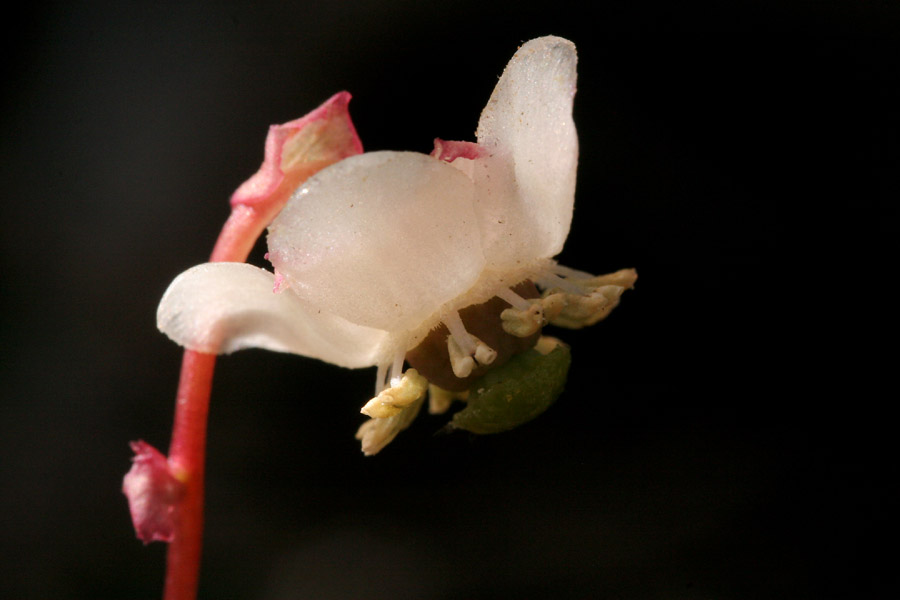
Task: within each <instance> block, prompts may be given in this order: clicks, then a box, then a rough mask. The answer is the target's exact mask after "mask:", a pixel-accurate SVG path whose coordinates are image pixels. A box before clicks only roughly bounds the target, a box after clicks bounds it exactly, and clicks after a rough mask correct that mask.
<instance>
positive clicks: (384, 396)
mask: <svg viewBox="0 0 900 600" xmlns="http://www.w3.org/2000/svg"><path fill="white" fill-rule="evenodd" d="M427 389H428V380H427V379H425V378H424V377H422V376H421V375H419V372H418V371H416V370H415V369H410V370H408V371H406V372H405V373H403V376H402V377H400V378H399V380H397V381H396V383H392V384H391V387H389V388H387V389H385V390H383V391H382V392H381V393H379V394H378V395H377V396H375V397H374V398H372V399H371V400H369V401H368V402H366V405H365V406H363V407H362V410H360V412H361V413H363V414H364V415H368V416H370V417H372V418H375V419H385V418H388V417H393V416H394V415H397V414H398V413H400V411H401V410H403V408H405V407H406V406H409V405H410V404H412V403H413V402H415V401H416V400H419V399H420V398H422V397H423V396H424V395H425V390H427Z"/></svg>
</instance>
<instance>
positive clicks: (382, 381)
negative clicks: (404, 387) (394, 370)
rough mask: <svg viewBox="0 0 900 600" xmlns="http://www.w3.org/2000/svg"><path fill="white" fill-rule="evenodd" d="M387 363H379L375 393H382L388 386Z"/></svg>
mask: <svg viewBox="0 0 900 600" xmlns="http://www.w3.org/2000/svg"><path fill="white" fill-rule="evenodd" d="M389 366H390V365H388V364H387V363H384V364H380V365H378V370H377V371H376V372H375V395H376V396H377V395H378V394H380V393H381V391H382V390H383V389H384V388H386V387H387V386H388V384H387V371H388V367H389Z"/></svg>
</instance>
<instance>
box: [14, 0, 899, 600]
mask: <svg viewBox="0 0 900 600" xmlns="http://www.w3.org/2000/svg"><path fill="white" fill-rule="evenodd" d="M584 4H585V5H588V4H589V3H584ZM575 6H576V5H575V4H574V3H569V2H565V1H557V2H548V3H543V4H541V5H532V4H527V3H522V2H509V3H506V2H494V1H491V0H481V1H474V2H473V1H467V0H459V1H454V2H443V3H431V2H420V1H412V0H409V1H404V0H396V1H380V2H376V1H370V2H301V3H294V4H292V5H290V6H282V5H281V4H280V3H275V4H266V5H252V6H251V5H245V4H235V3H215V4H212V3H197V4H182V3H147V2H144V3H135V4H132V3H127V4H126V3H109V4H84V3H65V4H58V5H47V6H45V7H43V8H41V9H36V10H32V11H31V12H30V13H28V14H24V15H15V18H13V17H10V18H9V19H8V20H7V21H6V25H5V28H6V29H7V39H8V40H13V42H14V43H13V45H12V49H11V51H10V50H8V51H7V54H6V57H5V61H4V63H3V69H4V73H3V88H4V93H3V103H4V106H3V108H4V110H3V122H2V126H3V127H2V131H3V136H2V138H0V147H2V158H3V160H2V163H0V169H2V181H3V190H4V192H5V197H4V198H3V216H2V219H0V227H2V230H0V234H2V235H0V244H2V253H0V261H2V279H0V292H2V298H0V300H2V311H0V326H2V330H0V331H2V348H3V355H2V361H0V376H2V379H0V385H2V387H0V390H2V396H3V397H2V402H0V507H2V509H0V596H3V597H5V598H35V599H57V598H122V599H128V598H135V599H137V598H141V599H143V598H156V597H158V596H159V593H160V589H161V584H162V577H163V569H164V564H163V556H164V546H163V545H162V544H154V545H151V546H149V547H146V548H145V547H143V546H142V545H141V544H140V543H139V542H138V541H136V540H135V538H134V533H133V531H132V529H131V525H130V522H129V517H128V512H127V508H126V503H125V499H124V497H123V496H122V495H121V493H120V491H119V490H120V484H121V477H122V475H123V474H124V473H125V472H126V471H127V469H128V467H129V459H130V452H129V449H128V441H129V440H134V439H138V438H143V439H145V440H147V441H148V442H150V443H152V444H154V445H156V446H158V447H160V448H163V449H165V448H166V447H167V445H168V441H169V427H170V425H171V417H172V412H173V400H174V391H175V386H176V382H177V377H178V368H179V363H180V350H179V349H178V348H177V347H176V346H175V345H174V344H172V343H171V342H169V341H168V340H167V339H166V338H165V337H164V336H163V335H161V334H159V333H158V332H157V331H156V328H155V323H154V315H155V309H156V304H157V302H158V301H159V298H160V296H161V295H162V293H163V291H164V290H165V288H166V286H167V285H168V283H169V282H170V281H171V279H172V278H173V277H174V276H175V275H177V274H178V273H179V272H181V271H182V270H184V269H185V268H187V267H189V266H191V265H193V264H196V263H200V262H203V261H204V260H205V259H206V257H207V256H208V254H209V251H210V250H211V248H212V244H213V241H214V239H215V237H216V234H217V232H218V230H219V228H220V227H221V224H222V222H223V221H224V219H225V218H226V216H227V213H228V206H227V200H228V197H229V195H230V193H231V192H232V191H233V190H234V188H235V187H236V186H237V185H238V184H240V183H241V182H242V181H243V180H244V179H245V178H246V177H248V176H249V175H250V174H252V173H253V172H254V171H255V170H256V168H257V167H258V165H259V163H260V161H261V159H262V150H263V146H262V144H263V140H264V137H265V133H266V128H267V126H268V125H269V124H270V123H277V122H283V121H287V120H290V119H293V118H296V117H298V116H300V115H302V114H304V113H306V112H307V111H309V110H311V109H312V108H314V107H316V106H317V105H318V104H319V103H320V102H322V101H323V100H325V99H326V98H327V97H328V96H330V95H331V94H333V93H334V92H337V91H339V90H342V89H347V90H349V91H351V92H352V93H353V94H354V100H353V102H352V104H351V111H352V114H353V118H354V121H355V123H356V126H357V128H358V130H359V133H360V135H361V137H362V140H363V143H364V144H365V146H366V148H367V149H369V150H380V149H408V150H418V151H422V152H428V151H429V150H430V149H431V140H432V138H433V137H435V136H440V137H442V138H445V139H472V138H473V133H474V128H475V125H476V123H477V119H478V115H479V112H480V110H481V108H482V107H483V105H484V104H485V102H486V101H487V98H488V96H489V94H490V91H491V89H492V87H493V85H494V83H495V81H496V78H497V77H498V76H499V74H500V73H501V71H502V69H503V66H504V65H505V64H506V62H507V61H508V60H509V58H510V57H511V56H512V54H513V52H514V51H515V49H516V47H517V45H518V44H520V43H521V42H523V41H525V40H528V39H530V38H533V37H536V36H539V35H545V34H551V33H552V34H556V35H561V36H564V37H568V38H570V39H571V40H573V41H574V42H575V43H576V44H577V46H578V50H579V56H580V64H579V71H580V79H579V93H578V96H577V98H576V109H575V119H576V123H577V125H578V128H579V134H580V141H581V163H580V170H579V187H578V193H577V200H576V211H575V221H574V224H573V227H572V232H571V234H570V237H569V242H568V244H567V247H566V250H565V251H564V253H563V255H562V256H561V262H563V263H565V264H568V265H570V266H573V267H577V268H581V269H585V270H591V271H594V272H606V271H611V270H614V269H618V268H621V267H627V266H634V267H636V268H637V269H638V270H639V272H640V281H639V282H638V286H637V289H636V290H635V291H633V292H628V293H627V294H626V296H625V298H624V301H623V304H622V306H620V308H618V309H617V310H616V311H615V312H614V313H613V315H612V316H611V318H610V319H609V320H608V321H606V322H604V323H602V324H600V325H599V326H597V327H595V328H593V329H591V330H587V331H582V332H566V331H559V332H557V333H558V334H559V335H560V336H561V337H563V338H564V339H565V340H566V341H567V342H569V343H570V344H571V345H572V346H573V358H574V363H573V368H572V373H571V377H570V382H569V387H568V390H567V392H566V394H564V396H563V397H562V398H561V399H560V401H559V402H558V403H557V404H556V405H555V406H554V407H553V408H551V410H550V411H548V412H547V413H546V414H545V415H543V416H542V417H541V418H540V419H538V420H536V421H534V422H532V423H530V424H528V425H526V426H524V427H522V428H520V429H518V430H516V431H513V432H511V433H507V434H503V435H498V436H493V437H485V438H471V437H469V436H467V435H465V434H454V435H435V432H437V431H438V430H439V429H440V428H441V427H442V426H443V424H444V423H445V421H446V417H431V416H427V415H424V416H422V417H420V418H419V419H418V420H417V422H416V423H415V424H414V425H413V427H412V428H411V429H410V430H408V431H406V432H404V433H403V434H401V435H400V436H399V437H398V438H397V440H395V442H394V443H393V444H391V445H390V446H389V447H388V448H387V449H386V450H385V451H384V452H382V453H381V454H380V455H379V456H377V457H375V458H364V457H363V456H362V454H361V453H360V451H359V448H358V442H356V440H354V439H353V433H354V431H355V430H356V427H357V426H358V425H359V424H360V423H361V422H362V417H361V416H360V415H359V414H358V410H359V407H360V406H361V404H362V403H363V402H364V401H365V400H366V399H367V398H368V394H369V393H370V391H371V387H372V380H373V377H374V373H373V372H371V371H370V370H364V371H345V370H341V369H338V368H336V367H332V366H329V365H324V364H321V363H317V362H315V361H312V360H308V359H304V358H299V357H295V356H285V355H277V354H273V353H266V352H262V351H255V350H251V351H244V352H241V353H238V354H236V355H233V356H229V357H226V358H223V359H222V360H221V361H220V363H219V366H218V371H217V378H216V382H215V389H214V392H213V400H212V402H213V404H212V415H211V421H210V438H209V461H208V487H207V494H208V511H207V534H206V546H205V555H204V565H203V573H202V584H201V597H202V598H208V599H213V598H216V599H223V598H258V599H288V598H304V599H311V598H316V599H331V598H334V599H338V598H340V599H348V598H363V597H365V598H375V599H379V598H392V599H400V598H429V599H431V598H433V599H440V600H449V599H489V598H490V599H494V598H667V599H669V598H691V599H693V598H698V599H699V598H704V599H708V598H716V599H720V598H725V599H730V598H859V597H873V594H874V595H875V596H877V595H879V594H881V597H884V596H885V595H887V594H886V592H887V590H888V586H889V582H890V583H891V584H893V583H894V582H895V581H896V577H895V575H894V573H893V571H894V569H895V564H894V562H895V561H894V560H893V559H891V558H890V555H889V554H888V553H883V552H882V551H881V550H880V548H877V547H876V545H875V544H876V543H879V542H881V541H883V538H887V539H890V538H889V537H888V533H887V531H886V527H887V525H886V523H885V521H886V519H887V516H888V498H887V495H886V494H885V493H884V491H883V486H882V482H884V481H890V480H891V479H896V467H894V466H893V464H891V461H889V458H888V455H887V452H888V451H889V448H890V447H891V446H892V444H890V443H889V442H890V441H891V440H892V439H893V436H894V435H895V434H894V432H893V429H892V427H891V426H890V423H891V421H890V419H889V418H888V416H887V414H886V411H885V409H884V408H883V405H885V404H886V403H887V402H888V400H889V398H891V397H892V395H893V394H894V393H895V392H892V391H891V390H892V389H893V387H895V386H893V387H885V388H880V387H879V386H878V383H877V382H878V380H879V379H880V378H881V377H882V376H884V375H885V374H886V373H887V372H888V369H890V368H892V367H895V364H894V363H895V362H896V361H895V359H889V354H888V352H889V350H888V349H889V348H890V347H894V346H895V345H896V343H895V341H894V339H893V337H892V335H891V329H890V323H889V321H888V320H887V318H886V317H885V316H883V315H884V314H886V311H885V312H882V311H883V309H884V308H885V307H886V306H887V304H888V298H889V297H888V296H886V293H887V292H886V289H887V283H889V282H890V281H891V279H893V278H894V271H893V269H892V268H891V266H890V265H889V263H888V260H887V258H888V257H887V254H888V251H889V248H890V247H892V245H889V243H888V241H889V240H892V239H893V237H894V236H895V235H896V233H897V226H896V208H895V206H896V204H895V199H896V191H897V177H898V172H900V171H898V157H900V152H898V139H900V137H898V132H900V116H898V108H900V103H898V100H900V94H898V91H900V86H898V66H900V65H898V57H900V54H898V52H897V48H896V45H895V43H894V42H895V41H896V39H897V36H898V33H900V11H898V8H897V5H896V4H895V3H891V2H842V3H839V2H796V1H789V2H775V1H772V2H755V3H750V2H740V1H739V2H729V3H715V4H711V5H709V6H700V5H694V4H690V3H681V2H678V3H671V4H670V5H667V6H663V7H659V6H654V5H648V4H645V3H607V2H598V3H596V6H593V7H590V8H587V7H584V8H575ZM261 252H262V250H261V249H259V250H258V252H257V253H256V256H257V258H258V257H259V256H261ZM882 282H887V283H882ZM879 344H880V345H879ZM889 548H890V546H889Z"/></svg>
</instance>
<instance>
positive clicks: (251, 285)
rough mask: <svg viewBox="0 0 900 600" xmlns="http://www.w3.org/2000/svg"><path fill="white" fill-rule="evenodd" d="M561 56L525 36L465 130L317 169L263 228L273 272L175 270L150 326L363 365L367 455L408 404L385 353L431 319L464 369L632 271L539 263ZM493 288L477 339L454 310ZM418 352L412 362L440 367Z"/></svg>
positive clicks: (557, 206)
mask: <svg viewBox="0 0 900 600" xmlns="http://www.w3.org/2000/svg"><path fill="white" fill-rule="evenodd" d="M575 64H576V55H575V46H574V45H573V44H572V43H571V42H569V41H567V40H564V39H561V38H556V37H544V38H539V39H536V40H532V41H530V42H528V43H526V44H525V45H524V46H522V47H521V48H520V49H519V51H518V52H517V53H516V54H515V56H514V57H513V58H512V60H511V61H510V63H509V64H508V65H507V67H506V70H505V71H504V73H503V76H502V77H501V78H500V81H499V82H498V84H497V87H496V88H495V90H494V92H493V94H492V95H491V98H490V100H489V102H488V104H487V106H486V107H485V109H484V111H483V112H482V115H481V120H480V122H479V124H478V130H477V139H478V142H477V144H472V143H467V142H443V141H441V140H437V141H436V143H435V151H434V152H433V153H432V155H430V156H428V155H424V154H417V153H413V152H372V153H366V154H361V155H357V156H353V157H350V158H346V159H344V160H342V161H340V162H338V163H336V164H334V165H332V166H330V167H327V168H325V169H324V170H322V171H320V172H319V173H317V174H316V175H314V176H313V177H311V178H309V179H308V180H307V181H306V182H304V183H303V184H302V185H300V187H299V188H298V189H297V190H296V191H295V192H294V193H293V195H292V196H291V198H290V200H289V201H288V203H287V205H286V206H285V208H284V209H283V210H282V211H281V213H280V214H279V215H278V216H277V218H275V220H274V221H273V222H272V224H271V226H270V227H269V235H268V245H269V255H268V258H269V260H270V261H271V263H272V264H273V265H274V267H275V273H274V274H273V273H270V272H268V271H265V270H263V269H259V268H256V267H253V266H250V265H246V264H238V263H209V264H204V265H199V266H197V267H194V268H192V269H189V270H188V271H186V272H184V273H182V274H181V275H179V276H178V277H177V278H176V279H175V280H174V281H173V282H172V284H171V286H170V287H169V289H168V290H167V291H166V293H165V295H164V297H163V299H162V302H161V303H160V306H159V311H158V324H159V328H160V329H161V330H162V331H163V332H165V333H166V334H167V335H168V336H169V337H171V338H172V339H173V340H174V341H176V342H178V343H179V344H181V345H183V346H185V347H186V348H189V349H192V350H197V351H201V352H208V353H227V352H232V351H234V350H238V349H241V348H247V347H257V348H266V349H269V350H276V351H282V352H293V353H296V354H301V355H304V356H309V357H313V358H319V359H322V360H325V361H327V362H330V363H334V364H336V365H340V366H343V367H366V366H372V365H376V366H378V375H377V382H376V396H375V398H373V399H372V400H371V401H370V402H369V403H368V404H367V405H366V407H365V408H364V412H365V413H366V414H368V415H370V416H371V417H373V420H372V421H370V422H369V423H367V424H366V425H364V426H363V428H362V429H361V430H360V434H359V437H361V438H362V439H363V447H364V450H365V451H366V452H367V453H374V452H377V451H378V450H380V449H381V447H383V446H384V445H385V444H386V443H387V442H389V441H390V439H392V438H393V436H394V435H396V433H397V432H398V431H399V430H400V429H402V428H403V427H405V425H406V424H408V422H409V421H410V420H411V419H412V417H413V416H415V412H416V411H417V410H418V407H419V406H420V405H421V402H422V398H423V396H424V393H425V390H426V389H427V385H428V381H427V380H426V379H425V378H424V377H423V376H422V374H420V373H419V372H418V371H417V370H416V369H409V370H408V371H405V372H404V371H403V364H404V360H405V359H406V358H407V353H409V352H410V351H411V350H414V349H416V347H417V346H419V345H420V344H421V343H422V342H423V341H425V340H426V339H427V338H429V335H434V334H432V332H433V331H434V330H435V329H436V328H438V327H440V326H441V325H444V326H446V331H445V332H444V333H443V334H442V335H443V338H442V339H440V343H439V345H442V344H443V346H441V347H442V348H444V352H445V354H444V355H443V356H446V357H448V360H449V367H448V369H446V370H448V371H449V370H452V375H451V376H450V377H456V378H458V379H460V380H461V381H465V380H467V379H470V378H471V377H472V376H473V375H474V374H477V373H479V372H481V371H483V368H484V367H486V366H487V365H490V364H492V363H493V362H494V361H495V360H496V361H498V362H499V361H502V360H505V359H506V358H508V356H509V355H511V354H512V353H513V352H515V351H518V350H517V349H515V348H513V349H509V348H506V349H504V348H495V347H494V346H501V345H504V344H507V343H506V341H500V342H497V341H493V342H492V341H489V340H488V339H487V338H488V337H491V339H492V340H497V339H499V338H498V335H499V336H505V337H507V338H510V339H512V340H514V342H512V343H511V344H512V346H515V343H516V342H515V340H526V342H525V343H526V345H533V344H534V341H535V340H536V339H537V335H538V334H539V331H540V328H541V326H542V325H543V324H545V323H546V321H547V320H550V321H553V322H556V321H558V322H560V323H561V324H563V325H564V326H569V327H580V326H584V325H587V324H591V323H593V322H594V321H596V320H598V319H599V318H602V317H603V316H605V315H606V314H607V313H608V312H609V310H610V309H611V308H612V307H613V306H615V304H616V303H617V302H618V297H619V295H620V294H621V293H622V291H623V290H624V289H626V288H628V287H631V285H632V284H633V282H634V279H635V274H634V272H633V271H631V270H627V271H620V272H618V273H616V274H613V275H610V276H605V278H591V276H590V275H588V274H586V273H581V272H577V271H573V270H571V269H567V268H565V267H562V266H559V265H557V264H556V263H555V262H554V261H553V259H552V257H553V256H554V255H556V254H557V253H558V252H559V251H560V250H561V249H562V247H563V244H564V242H565V240H566V237H567V236H568V233H569V226H570V223H571V220H572V205H573V200H574V193H575V171H576V165H577V162H578V141H577V136H576V132H575V125H574V123H573V121H572V102H573V97H574V94H575V79H576V75H575ZM523 282H534V283H535V284H537V285H539V286H541V287H542V288H543V289H544V290H545V292H544V295H543V298H534V297H532V298H526V297H523V296H535V295H536V294H535V293H530V294H529V293H527V292H526V291H524V290H527V289H529V288H530V289H531V290H534V288H533V286H531V285H530V284H526V285H524V286H519V287H517V285H519V284H522V283H523ZM513 288H516V291H514V290H513ZM273 289H274V292H273ZM495 297H499V298H501V299H502V300H503V301H505V303H503V304H502V306H501V308H500V309H498V310H500V311H502V312H501V316H500V317H498V318H496V319H493V320H492V322H493V321H496V324H497V327H495V328H494V329H495V330H496V331H497V332H499V333H498V334H497V335H493V334H490V335H488V334H485V335H482V336H481V337H483V338H485V339H481V338H480V337H477V336H476V335H473V334H472V333H471V332H470V331H469V329H472V328H473V327H474V326H475V324H476V322H477V321H479V319H480V318H479V317H477V316H475V317H473V316H469V317H465V315H466V314H467V313H465V311H464V318H461V317H460V311H461V310H463V309H467V307H472V306H474V305H481V304H483V303H486V302H488V301H489V300H491V299H492V298H495ZM503 308H505V309H506V310H503ZM475 312H477V311H475ZM495 312H496V311H495ZM469 314H470V315H471V314H474V313H473V312H472V311H470V313H469ZM481 320H483V319H481ZM470 324H471V325H470ZM501 325H502V329H501ZM481 327H482V329H483V323H482V324H481ZM442 331H444V330H442ZM448 333H449V335H448ZM507 345H509V344H507ZM498 351H499V353H498ZM411 356H412V355H411ZM410 362H414V361H413V360H412V358H410ZM420 362H423V363H425V367H424V368H420V369H419V370H420V371H429V370H430V371H432V372H434V371H440V370H441V367H439V366H438V367H435V366H434V365H433V364H431V363H434V360H431V359H430V358H427V357H426V359H424V360H422V359H421V358H420ZM423 374H424V375H425V376H427V377H429V379H431V376H430V375H429V373H427V372H423ZM435 377H438V375H435ZM443 377H444V379H443V380H446V375H444V376H443ZM439 378H440V377H439ZM432 383H434V381H432ZM451 384H452V382H451ZM442 387H457V388H460V387H461V388H464V387H465V386H464V385H461V386H453V385H450V386H448V385H442Z"/></svg>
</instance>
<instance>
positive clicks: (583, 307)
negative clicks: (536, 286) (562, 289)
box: [553, 285, 625, 329]
mask: <svg viewBox="0 0 900 600" xmlns="http://www.w3.org/2000/svg"><path fill="white" fill-rule="evenodd" d="M624 291H625V288H624V287H622V286H620V285H604V286H600V287H598V288H596V289H594V290H593V291H592V292H591V293H590V294H588V295H567V296H566V306H565V308H564V309H563V310H562V311H561V312H560V313H559V314H558V315H557V316H556V318H554V319H553V324H554V325H559V326H560V327H567V328H569V329H581V328H582V327H587V326H589V325H593V324H594V323H596V322H598V321H601V320H603V319H605V318H606V317H607V316H608V315H609V313H610V312H611V311H612V309H614V308H615V307H616V306H618V304H619V297H620V296H621V295H622V292H624Z"/></svg>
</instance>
